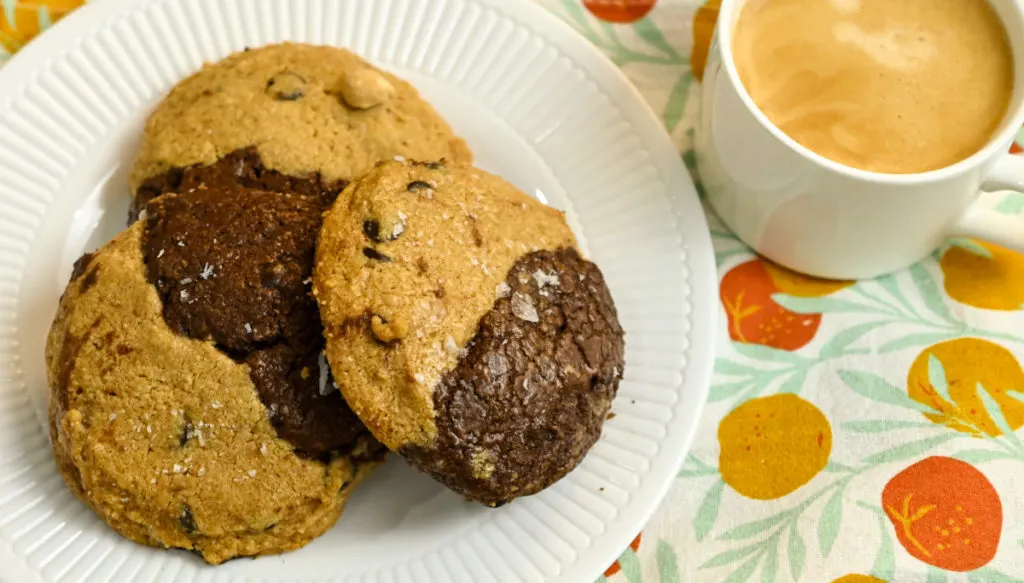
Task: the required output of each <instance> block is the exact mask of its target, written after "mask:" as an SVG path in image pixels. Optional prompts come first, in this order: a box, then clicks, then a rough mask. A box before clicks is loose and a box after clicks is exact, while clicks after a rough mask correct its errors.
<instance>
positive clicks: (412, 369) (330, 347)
mask: <svg viewBox="0 0 1024 583" xmlns="http://www.w3.org/2000/svg"><path fill="white" fill-rule="evenodd" d="M314 273H315V275H314V290H315V294H316V297H317V301H318V303H319V305H320V313H321V317H322V319H323V322H324V329H325V333H326V335H327V355H328V359H329V360H330V363H331V367H332V370H333V371H334V374H335V378H336V379H337V381H338V384H339V386H340V388H341V391H342V393H343V394H344V395H345V398H346V400H347V401H348V402H349V404H350V406H351V407H352V409H353V411H355V412H356V414H357V415H359V417H360V418H361V419H362V420H363V422H364V423H366V425H367V427H368V428H369V429H370V430H371V431H372V432H373V433H374V435H375V436H376V437H377V438H378V439H380V440H381V442H383V443H384V444H385V445H387V446H388V447H389V448H390V449H391V450H393V451H396V452H398V453H400V454H401V455H403V456H404V457H405V458H406V459H407V460H408V461H410V462H411V463H412V464H413V465H414V466H416V467H418V468H419V469H421V470H423V471H425V472H427V473H428V474H430V475H432V476H433V477H435V478H436V479H438V480H440V481H441V482H442V483H444V484H445V485H447V486H448V487H450V488H452V489H453V490H455V491H457V492H460V493H462V494H464V495H465V496H467V497H469V498H471V499H474V500H478V501H481V502H483V503H485V504H488V505H492V506H494V505H498V504H501V503H504V502H507V501H509V500H512V499H513V498H515V497H518V496H524V495H528V494H532V493H535V492H537V491H540V490H541V489H543V488H545V487H547V486H548V485H550V484H552V483H554V482H555V481H557V480H558V479H560V478H561V477H562V476H564V475H565V474H566V473H567V472H569V471H570V470H571V469H572V468H574V467H575V466H576V465H577V464H578V463H579V461H580V460H581V459H582V457H583V456H584V454H585V453H586V452H587V451H588V450H589V448H590V447H591V446H592V445H593V443H594V442H595V441H596V440H597V438H598V437H599V435H600V432H601V425H602V423H603V421H604V419H605V416H606V415H607V413H608V411H609V408H610V406H611V402H612V399H613V397H614V395H615V392H616V389H617V387H618V383H619V380H620V378H621V375H622V366H623V350H624V344H623V331H622V328H621V327H620V326H619V323H618V319H617V315H616V311H615V307H614V304H613V302H612V298H611V295H610V293H609V291H608V289H607V287H606V285H605V283H604V279H603V277H602V275H601V272H600V271H599V270H598V269H597V267H596V266H595V265H594V264H592V263H590V262H589V261H586V260H585V259H583V258H582V257H581V256H580V254H579V252H578V251H577V249H576V241H575V238H574V237H573V234H572V232H571V231H570V230H569V227H568V226H567V225H566V222H565V218H564V216H563V214H562V213H561V212H560V211H557V210H555V209H553V208H550V207H547V206H545V205H543V204H541V203H539V202H537V201H535V200H533V199H531V198H529V197H528V196H526V195H525V194H523V193H521V192H519V191H518V190H516V189H515V188H514V187H513V186H511V185H510V184H508V183H506V182H505V181H503V180H501V179H500V178H498V177H496V176H494V175H491V174H488V173H486V172H483V171H480V170H477V169H474V168H466V167H449V166H446V165H444V164H441V163H436V162H431V163H411V162H395V161H389V162H382V163H380V164H378V165H377V166H376V167H375V168H374V169H373V170H371V171H369V172H368V173H367V174H365V175H363V176H362V177H360V178H358V179H356V180H355V181H354V182H353V183H352V184H351V185H350V186H349V187H348V189H347V190H346V191H345V195H344V196H343V197H341V198H339V199H338V201H337V202H336V203H335V205H334V206H333V208H332V209H331V211H330V212H329V213H328V214H327V216H326V218H325V220H324V224H323V228H322V230H321V234H320V240H319V242H318V244H317V260H316V269H315V272H314Z"/></svg>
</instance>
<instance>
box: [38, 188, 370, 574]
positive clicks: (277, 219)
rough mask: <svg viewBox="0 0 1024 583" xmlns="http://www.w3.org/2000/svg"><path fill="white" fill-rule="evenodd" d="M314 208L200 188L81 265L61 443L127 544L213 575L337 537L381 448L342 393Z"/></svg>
mask: <svg viewBox="0 0 1024 583" xmlns="http://www.w3.org/2000/svg"><path fill="white" fill-rule="evenodd" d="M323 210H324V206H323V204H322V203H321V202H319V201H318V199H315V198H312V197H301V196H285V195H280V194H276V193H267V192H260V191H253V190H241V189H237V188H236V189H234V190H230V189H207V188H199V189H196V190H194V191H191V192H188V193H184V194H168V195H166V196H162V197H160V198H158V199H155V200H154V201H152V202H151V203H150V204H149V205H148V207H147V219H146V220H143V221H138V222H136V223H135V224H134V225H133V226H131V227H130V228H129V229H128V230H127V231H125V232H123V233H121V234H120V235H118V236H117V237H116V238H115V239H114V240H113V241H112V242H110V243H109V244H107V245H106V246H105V247H103V248H101V249H100V250H98V251H97V252H95V253H93V254H88V255H86V256H84V257H83V258H82V259H80V260H79V261H78V263H77V264H76V267H75V272H74V275H73V277H72V280H71V282H70V283H69V284H68V287H67V289H66V290H65V293H64V295H63V297H62V298H61V302H60V306H59V308H58V313H57V316H56V319H55V321H54V323H53V326H52V328H51V330H50V334H49V337H48V339H47V346H46V360H47V369H48V378H49V383H50V390H51V392H50V424H51V426H50V431H51V438H52V442H53V449H54V452H55V455H56V459H57V462H58V466H59V468H60V470H61V473H62V474H63V476H64V478H65V480H66V481H67V483H68V486H69V487H70V488H71V490H72V491H73V492H74V493H75V494H76V495H77V496H78V497H79V498H81V499H82V500H84V501H85V502H86V503H87V504H89V505H90V506H91V507H92V508H93V509H94V510H95V511H96V513H97V514H98V515H99V516H100V517H101V518H102V519H103V520H104V521H106V522H107V524H109V525H110V526H111V527H113V528H114V529H115V530H117V531H118V532H119V533H121V534H122V535H124V536H126V537H128V538H130V539H132V540H134V541H137V542H140V543H143V544H147V545H153V546H163V547H176V548H184V549H189V550H192V551H194V552H196V553H197V554H199V555H200V556H202V557H203V559H205V560H206V561H207V562H210V563H214V564H216V563H220V562H223V561H225V560H228V559H231V558H234V557H240V556H254V555H261V554H269V553H278V552H282V551H286V550H290V549H295V548H298V547H300V546H302V545H304V544H306V543H308V542H309V541H310V540H312V539H313V538H315V537H316V536H318V535H320V534H321V533H323V532H324V531H325V530H326V529H328V528H330V526H331V525H332V524H334V522H335V520H337V518H338V516H339V515H340V513H341V511H342V507H343V506H344V503H345V500H346V499H347V497H348V495H349V493H350V491H351V489H352V487H353V486H354V485H356V484H357V483H358V482H359V481H360V480H361V479H362V478H363V477H364V476H365V475H366V474H367V473H368V472H369V471H370V470H371V469H372V468H373V467H374V466H375V465H376V464H377V463H379V462H380V460H381V459H382V456H383V453H384V449H383V448H382V447H381V446H380V444H379V443H378V442H377V441H376V440H374V439H373V438H372V436H371V435H370V434H369V433H368V432H367V431H366V429H365V427H364V426H363V425H362V423H360V422H359V420H358V419H357V418H356V417H355V415H354V414H353V413H352V411H351V410H350V409H349V408H348V406H347V405H346V404H345V402H344V400H343V399H342V398H341V395H340V394H339V393H338V392H337V391H336V390H334V389H333V384H332V382H331V380H330V372H329V370H328V367H327V365H326V361H325V359H324V357H323V356H322V350H323V347H324V341H323V337H322V334H321V328H320V323H319V315H318V312H317V308H316V303H315V301H314V300H313V298H312V297H311V295H310V293H309V292H310V276H311V271H312V263H313V254H314V245H315V241H316V236H317V233H318V230H319V227H320V223H321V215H322V212H323Z"/></svg>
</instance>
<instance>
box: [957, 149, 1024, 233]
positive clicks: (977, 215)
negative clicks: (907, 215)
mask: <svg viewBox="0 0 1024 583" xmlns="http://www.w3.org/2000/svg"><path fill="white" fill-rule="evenodd" d="M982 187H983V188H986V189H989V190H1013V191H1016V192H1022V193H1024V157H1021V156H1014V155H1012V154H1004V155H1003V157H1002V158H1000V159H999V161H998V162H996V164H995V166H994V167H993V169H992V171H991V173H990V174H989V175H988V177H987V178H986V179H985V180H984V182H983V183H982ZM993 196H996V195H995V193H994V192H992V193H987V192H986V193H982V195H981V197H979V199H978V200H976V201H975V202H974V204H972V205H971V206H970V207H968V209H967V211H966V212H965V213H964V214H963V215H962V216H961V217H960V219H959V220H958V221H957V222H956V224H954V225H953V229H952V233H951V234H952V235H953V236H955V237H970V238H974V239H981V240H983V241H988V242H990V243H995V244H997V245H1002V246H1003V247H1009V248H1010V249H1015V250H1017V251H1020V252H1024V215H1021V216H1012V215H1004V214H1001V213H998V212H996V211H995V210H993V209H992V205H991V204H988V203H989V201H990V199H991V197H993Z"/></svg>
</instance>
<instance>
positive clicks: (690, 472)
mask: <svg viewBox="0 0 1024 583" xmlns="http://www.w3.org/2000/svg"><path fill="white" fill-rule="evenodd" d="M717 475H718V468H716V467H715V466H712V465H710V464H706V463H704V462H702V461H700V459H698V458H697V456H695V455H693V454H692V453H691V454H689V455H688V456H686V460H685V461H684V462H683V469H681V470H679V476H678V477H680V478H695V477H698V476H717Z"/></svg>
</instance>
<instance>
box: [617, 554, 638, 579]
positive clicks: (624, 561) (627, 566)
mask: <svg viewBox="0 0 1024 583" xmlns="http://www.w3.org/2000/svg"><path fill="white" fill-rule="evenodd" d="M619 567H621V568H622V574H623V575H624V576H625V577H626V581H629V583H642V579H643V577H642V575H641V574H640V559H639V558H638V557H637V556H636V553H635V552H634V551H633V549H630V548H627V549H626V550H625V551H624V552H623V553H622V555H621V556H619Z"/></svg>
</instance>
